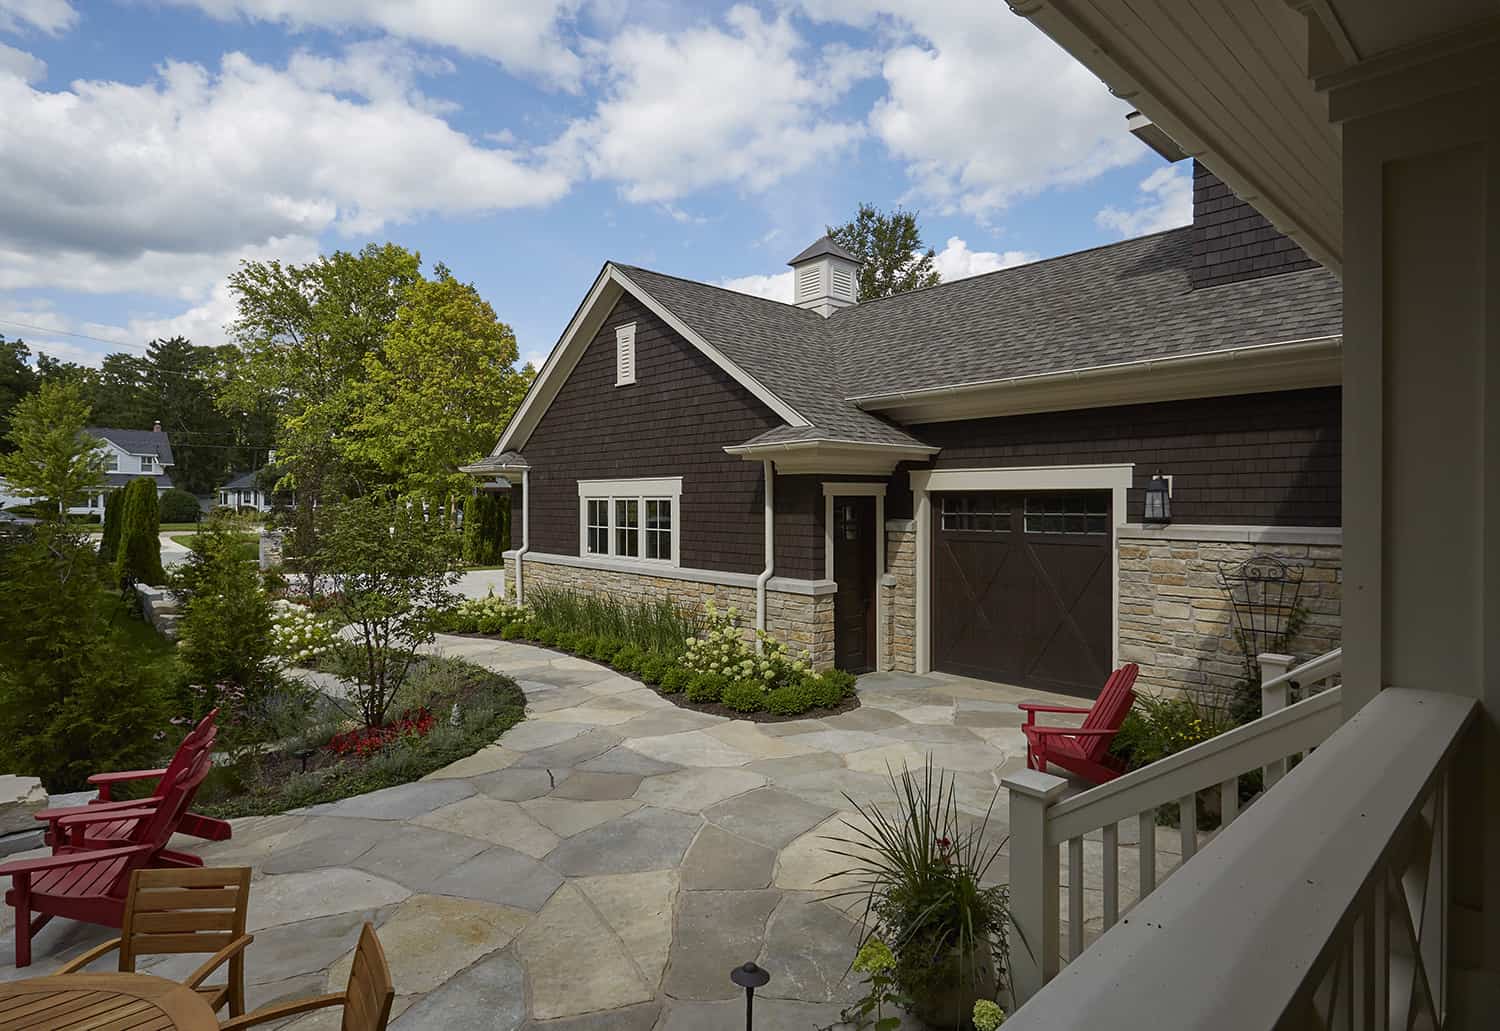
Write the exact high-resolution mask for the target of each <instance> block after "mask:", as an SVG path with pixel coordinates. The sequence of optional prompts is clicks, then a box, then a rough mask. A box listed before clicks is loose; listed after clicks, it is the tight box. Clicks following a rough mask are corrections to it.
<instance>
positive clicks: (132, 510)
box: [115, 476, 167, 587]
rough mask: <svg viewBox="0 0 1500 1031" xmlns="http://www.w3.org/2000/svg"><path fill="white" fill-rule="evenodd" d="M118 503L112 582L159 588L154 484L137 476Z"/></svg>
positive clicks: (157, 511)
mask: <svg viewBox="0 0 1500 1031" xmlns="http://www.w3.org/2000/svg"><path fill="white" fill-rule="evenodd" d="M123 493H124V495H125V496H124V497H123V498H121V500H120V545H119V549H118V550H117V551H116V553H115V580H116V582H118V583H119V584H120V585H121V586H122V587H123V586H127V585H129V584H135V583H142V584H162V583H165V582H166V579H167V574H166V571H165V570H163V569H162V567H161V537H160V534H161V511H160V509H159V508H158V502H157V498H156V481H155V480H153V479H151V477H149V476H141V477H139V478H137V479H134V480H131V481H130V482H129V483H128V484H126V485H125V489H124V491H123Z"/></svg>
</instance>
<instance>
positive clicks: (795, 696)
mask: <svg viewBox="0 0 1500 1031" xmlns="http://www.w3.org/2000/svg"><path fill="white" fill-rule="evenodd" d="M815 704H816V703H815V702H814V701H813V693H812V690H811V689H810V688H809V687H808V686H807V681H806V680H805V679H804V680H793V681H791V682H790V683H787V684H782V685H781V686H780V687H776V688H772V689H771V690H770V691H768V692H767V693H766V709H767V710H768V711H770V712H773V713H775V714H776V715H778V716H798V715H801V714H802V713H804V712H806V711H807V710H808V709H811V708H812V707H813V705H815Z"/></svg>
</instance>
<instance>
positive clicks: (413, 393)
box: [347, 265, 535, 503]
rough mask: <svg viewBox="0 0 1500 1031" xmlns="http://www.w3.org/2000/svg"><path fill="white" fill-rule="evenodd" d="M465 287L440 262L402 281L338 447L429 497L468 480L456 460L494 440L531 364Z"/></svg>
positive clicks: (406, 489)
mask: <svg viewBox="0 0 1500 1031" xmlns="http://www.w3.org/2000/svg"><path fill="white" fill-rule="evenodd" d="M516 358H517V351H516V337H515V334H514V333H513V332H511V329H510V327H509V326H507V325H506V324H505V323H503V322H501V321H500V320H499V319H498V318H497V317H496V315H495V310H494V309H493V308H491V307H490V305H489V304H488V302H486V301H485V300H484V298H482V297H480V296H479V291H477V290H475V289H474V287H473V285H472V284H469V283H461V282H459V281H458V280H457V279H455V278H454V277H453V275H452V274H451V273H450V272H449V271H448V269H446V268H445V267H443V266H442V265H438V266H437V267H436V269H434V276H433V278H432V279H422V280H419V281H417V282H415V283H413V284H411V285H410V286H409V287H408V288H407V290H406V295H405V299H404V300H403V302H402V304H401V306H400V308H398V309H397V311H396V314H395V318H394V319H393V320H392V322H391V325H390V329H389V332H388V333H387V334H386V338H385V345H384V347H382V348H381V349H379V350H376V351H371V352H370V353H369V354H367V355H366V356H365V359H364V380H363V382H361V383H359V384H358V386H357V388H356V390H355V398H356V407H355V411H354V415H355V419H354V422H353V424H352V425H351V426H350V427H349V433H348V435H347V452H348V453H349V454H350V455H352V456H353V457H354V458H355V460H356V461H357V462H358V463H359V464H360V465H367V466H372V467H374V468H376V469H378V470H379V471H380V473H381V474H382V476H383V477H384V478H385V479H387V480H388V481H389V482H391V483H393V484H394V485H395V486H396V489H397V490H398V491H400V492H401V493H403V494H415V495H418V496H420V497H423V498H425V499H428V500H430V501H432V502H434V503H440V502H442V501H444V500H446V499H447V498H450V497H455V496H458V495H460V494H462V493H463V492H464V491H466V490H467V489H468V488H469V487H471V486H472V484H473V481H472V480H471V479H470V478H469V477H468V476H467V475H465V474H464V473H461V472H459V471H458V467H459V466H460V465H463V464H465V463H468V462H472V461H475V460H476V459H478V458H479V457H481V456H482V455H484V454H486V453H487V452H488V451H489V449H490V448H492V447H494V444H495V441H496V440H498V439H499V438H500V433H501V431H503V430H504V429H505V424H506V423H507V422H508V421H509V420H510V417H511V415H512V414H513V413H514V412H515V410H516V406H517V405H518V404H520V402H521V398H522V397H523V396H524V395H525V393H526V388H527V387H528V386H529V385H530V383H531V380H532V377H533V376H534V375H535V371H534V370H533V369H532V368H531V367H530V366H529V365H528V366H526V368H524V369H522V370H521V371H519V372H518V371H517V370H516V367H515V365H516Z"/></svg>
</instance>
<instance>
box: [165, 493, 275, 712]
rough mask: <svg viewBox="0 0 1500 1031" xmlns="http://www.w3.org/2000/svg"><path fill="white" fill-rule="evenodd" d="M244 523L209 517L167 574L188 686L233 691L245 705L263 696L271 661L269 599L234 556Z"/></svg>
mask: <svg viewBox="0 0 1500 1031" xmlns="http://www.w3.org/2000/svg"><path fill="white" fill-rule="evenodd" d="M243 532H244V524H243V522H242V521H241V520H239V519H238V518H237V517H235V516H232V515H230V516H224V515H215V516H212V517H210V518H209V519H207V520H205V521H204V522H203V524H202V525H201V526H200V527H199V528H198V532H197V533H196V534H194V535H193V547H192V554H191V555H190V556H188V559H187V561H186V562H185V563H183V564H182V565H181V566H180V567H178V568H177V569H176V570H175V571H174V572H173V575H172V578H171V579H172V587H173V589H174V591H176V593H177V594H178V596H179V597H180V598H181V599H182V600H183V602H184V609H183V614H182V620H181V622H180V623H179V625H178V630H179V633H180V639H179V643H178V652H179V653H180V654H181V656H182V661H183V664H184V665H185V666H186V667H187V672H188V676H189V677H190V678H191V679H192V682H193V683H194V684H197V685H200V686H201V687H203V688H204V689H205V690H206V691H207V692H209V704H214V703H215V702H217V701H218V699H216V698H214V697H213V694H214V692H216V691H218V690H219V689H220V688H221V687H222V686H223V685H225V684H229V685H233V686H234V687H235V688H237V689H238V692H237V697H241V698H243V699H245V700H246V701H247V702H249V703H250V704H249V705H248V706H244V707H246V708H248V709H250V710H254V709H255V708H256V707H257V706H256V705H255V704H254V703H255V700H256V699H258V698H259V697H261V696H262V695H264V694H265V692H266V689H267V688H268V686H269V685H270V684H271V683H272V682H273V681H274V679H275V676H276V673H275V666H274V664H273V662H272V644H271V599H270V598H269V597H268V596H267V595H266V592H265V591H264V590H263V589H262V588H261V583H260V571H259V570H258V569H257V568H256V564H255V563H254V562H246V561H245V560H244V559H242V558H241V557H240V554H239V551H240V541H241V538H242V536H243Z"/></svg>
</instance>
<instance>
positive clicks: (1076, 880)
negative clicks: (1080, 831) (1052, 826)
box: [1068, 838, 1083, 962]
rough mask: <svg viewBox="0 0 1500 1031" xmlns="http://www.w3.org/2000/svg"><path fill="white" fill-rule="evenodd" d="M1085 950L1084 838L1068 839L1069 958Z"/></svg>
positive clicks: (1073, 958)
mask: <svg viewBox="0 0 1500 1031" xmlns="http://www.w3.org/2000/svg"><path fill="white" fill-rule="evenodd" d="M1081 952H1083V839H1082V838H1069V839H1068V960H1069V961H1070V962H1071V961H1072V960H1075V959H1077V958H1078V955H1079V953H1081Z"/></svg>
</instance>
